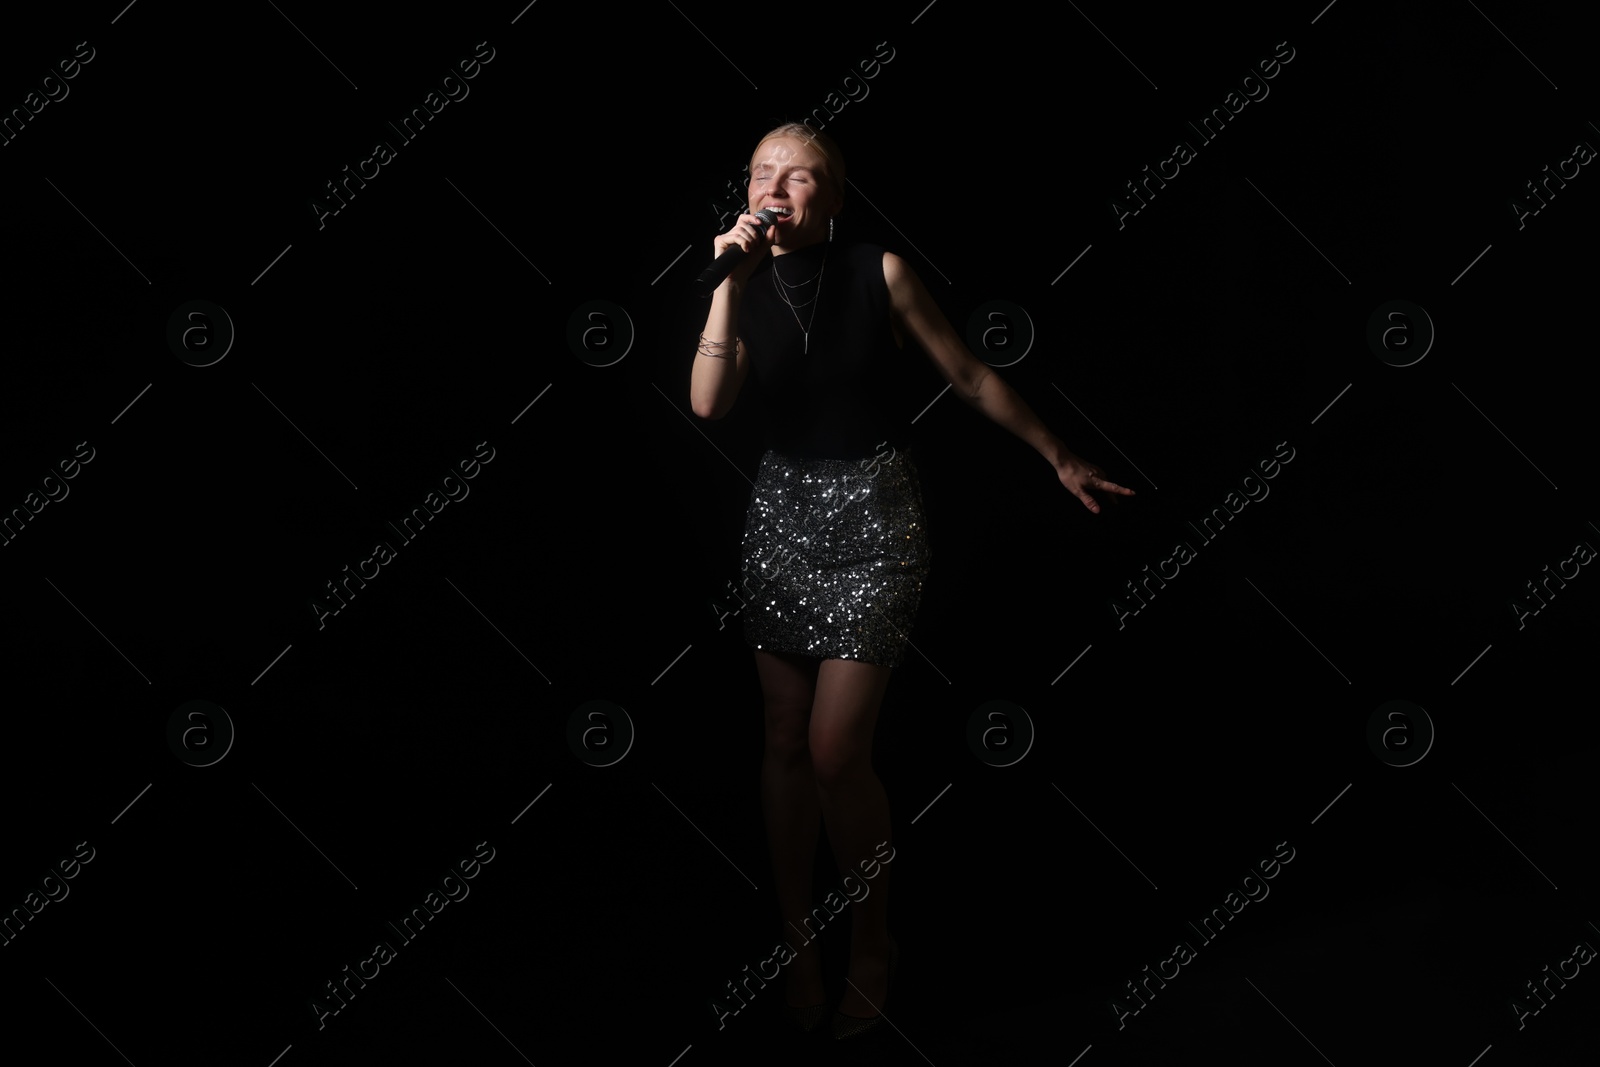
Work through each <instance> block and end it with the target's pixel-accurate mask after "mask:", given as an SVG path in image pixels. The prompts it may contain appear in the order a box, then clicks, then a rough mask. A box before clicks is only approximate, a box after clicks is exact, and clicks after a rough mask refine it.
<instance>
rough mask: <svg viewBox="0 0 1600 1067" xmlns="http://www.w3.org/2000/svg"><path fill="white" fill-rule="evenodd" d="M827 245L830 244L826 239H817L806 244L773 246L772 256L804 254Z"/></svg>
mask: <svg viewBox="0 0 1600 1067" xmlns="http://www.w3.org/2000/svg"><path fill="white" fill-rule="evenodd" d="M827 243H828V239H827V238H826V237H817V238H813V239H812V240H810V241H806V242H804V243H802V244H783V245H773V246H772V254H773V255H775V256H782V255H786V254H788V253H790V252H803V251H805V250H806V249H808V248H815V247H817V246H818V245H825V244H827Z"/></svg>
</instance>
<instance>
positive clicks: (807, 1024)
mask: <svg viewBox="0 0 1600 1067" xmlns="http://www.w3.org/2000/svg"><path fill="white" fill-rule="evenodd" d="M827 1010H828V1002H827V1001H823V1002H822V1003H821V1004H812V1005H810V1006H809V1007H805V1008H797V1007H795V1006H793V1005H792V1004H785V1005H784V1006H783V1015H784V1018H786V1019H788V1020H789V1024H790V1025H791V1026H793V1027H794V1028H795V1029H797V1030H799V1031H801V1032H802V1033H806V1034H809V1033H811V1032H812V1031H813V1030H815V1029H817V1027H819V1026H821V1025H822V1016H823V1013H824V1012H826V1011H827Z"/></svg>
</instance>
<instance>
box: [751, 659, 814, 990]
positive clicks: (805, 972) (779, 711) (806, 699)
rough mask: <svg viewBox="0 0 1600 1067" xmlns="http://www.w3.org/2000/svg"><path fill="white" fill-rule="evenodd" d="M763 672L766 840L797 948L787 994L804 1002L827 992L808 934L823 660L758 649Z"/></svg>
mask: <svg viewBox="0 0 1600 1067" xmlns="http://www.w3.org/2000/svg"><path fill="white" fill-rule="evenodd" d="M755 657H756V671H757V673H758V674H759V675H760V676H761V689H762V693H763V698H764V703H765V706H766V724H767V729H766V750H765V753H764V755H763V757H762V761H761V806H762V810H763V812H764V814H765V816H766V821H767V846H768V850H769V852H770V854H771V857H772V873H773V877H774V878H775V879H776V880H777V885H778V907H779V910H780V911H781V912H782V920H783V922H782V927H781V929H782V935H783V940H784V941H785V942H787V943H788V944H789V945H790V946H791V947H793V948H794V949H795V951H796V953H797V955H796V957H795V959H793V960H791V961H790V962H789V964H788V965H787V966H786V967H785V968H784V970H785V972H787V974H786V978H785V990H786V992H785V998H786V1000H787V1001H788V1003H789V1004H790V1005H791V1006H793V1007H797V1008H801V1007H808V1006H810V1005H812V1004H820V1003H822V1001H823V1000H824V999H825V998H826V996H827V991H826V989H825V988H824V986H823V982H822V957H821V956H820V954H819V953H818V950H817V944H816V942H815V941H814V940H813V941H810V943H809V944H808V943H807V937H806V936H802V935H803V933H804V932H805V930H806V926H805V919H806V916H807V915H808V914H809V912H810V909H811V904H812V901H811V867H812V860H813V858H814V857H815V856H816V852H817V833H818V832H819V830H820V829H821V808H820V804H819V802H818V799H817V784H816V779H815V777H814V775H813V774H812V770H811V750H810V748H809V747H808V746H807V726H808V723H809V721H810V718H811V704H812V699H813V694H814V692H815V689H816V678H817V664H818V661H817V660H816V659H813V658H811V657H808V656H798V655H790V654H787V653H774V652H765V651H760V650H757V651H756V653H755Z"/></svg>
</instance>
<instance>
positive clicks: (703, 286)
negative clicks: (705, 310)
mask: <svg viewBox="0 0 1600 1067" xmlns="http://www.w3.org/2000/svg"><path fill="white" fill-rule="evenodd" d="M744 257H745V251H744V249H742V248H740V247H739V246H738V245H734V246H733V247H732V248H730V249H728V250H727V251H726V252H724V253H722V255H720V256H718V257H717V258H716V260H715V261H714V262H713V263H712V264H711V266H709V267H707V268H706V269H705V270H703V271H701V272H700V277H699V278H698V279H696V281H695V285H696V286H698V287H699V290H700V295H701V296H710V295H712V294H713V293H715V292H716V291H717V286H719V285H721V284H722V283H723V282H724V281H725V280H726V279H727V277H728V275H730V274H732V273H733V268H735V267H737V266H738V265H739V264H740V263H741V262H742V261H743V260H744Z"/></svg>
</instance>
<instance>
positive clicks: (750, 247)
mask: <svg viewBox="0 0 1600 1067" xmlns="http://www.w3.org/2000/svg"><path fill="white" fill-rule="evenodd" d="M777 231H778V226H777V224H776V223H774V224H773V225H772V226H770V227H768V228H767V229H766V230H763V229H762V226H761V220H760V219H758V218H756V217H755V216H754V215H740V216H739V218H738V221H736V222H735V223H734V224H733V227H732V228H731V229H730V230H728V232H727V233H725V234H723V235H722V236H720V237H718V238H717V239H716V240H715V241H713V242H712V244H711V248H712V252H711V258H712V259H713V260H716V259H720V258H721V256H722V253H724V252H726V251H727V250H728V249H730V248H742V249H744V252H745V256H744V259H742V260H740V261H739V265H738V266H736V267H734V268H733V270H732V271H731V272H730V273H729V274H728V280H730V281H733V282H735V283H736V284H738V285H739V286H741V287H742V286H743V285H744V283H745V282H747V281H749V280H750V275H751V274H752V273H753V272H754V271H755V269H756V267H757V266H759V265H760V263H761V260H762V259H763V257H765V256H766V254H767V251H768V250H769V249H770V248H771V247H772V239H773V236H775V235H776V234H777ZM723 284H727V283H726V282H724V283H723Z"/></svg>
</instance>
